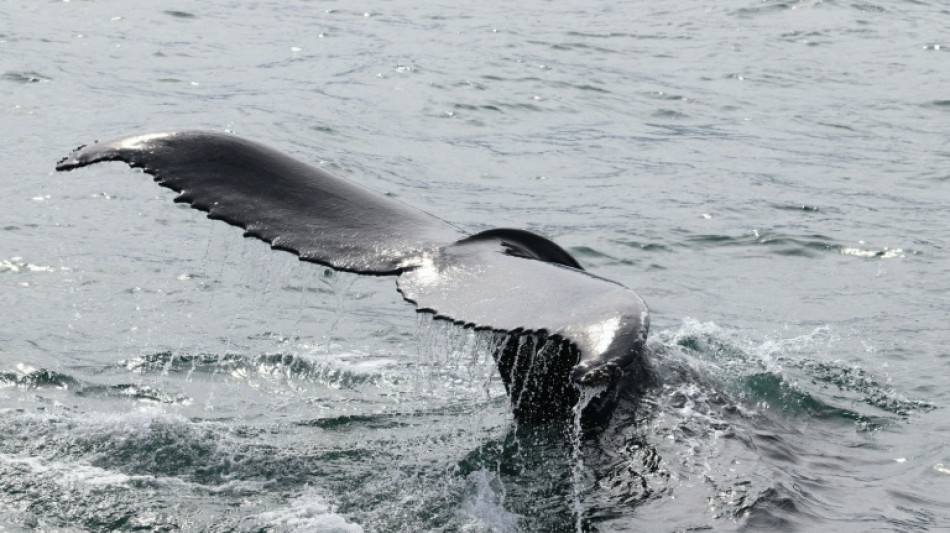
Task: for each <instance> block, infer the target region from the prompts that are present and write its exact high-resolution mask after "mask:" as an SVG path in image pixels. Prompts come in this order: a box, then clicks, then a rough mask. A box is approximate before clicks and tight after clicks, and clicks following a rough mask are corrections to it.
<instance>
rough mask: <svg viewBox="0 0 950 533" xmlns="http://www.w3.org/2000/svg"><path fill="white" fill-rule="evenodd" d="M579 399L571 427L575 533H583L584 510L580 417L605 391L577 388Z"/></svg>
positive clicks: (601, 389)
mask: <svg viewBox="0 0 950 533" xmlns="http://www.w3.org/2000/svg"><path fill="white" fill-rule="evenodd" d="M577 389H578V393H579V395H580V397H579V398H578V400H577V404H576V405H575V406H574V410H573V414H574V420H573V422H574V423H573V425H572V426H571V485H572V489H573V490H572V498H573V501H572V507H573V510H574V518H575V522H574V524H575V526H576V531H577V533H584V523H585V522H584V518H585V509H584V502H583V491H584V472H585V468H584V457H583V454H582V450H581V439H582V438H583V435H584V430H583V427H582V422H581V415H582V414H583V413H584V409H585V408H586V407H587V404H589V403H590V401H591V400H593V399H594V398H595V397H596V396H597V395H598V394H600V393H602V392H604V391H605V390H607V388H606V387H577Z"/></svg>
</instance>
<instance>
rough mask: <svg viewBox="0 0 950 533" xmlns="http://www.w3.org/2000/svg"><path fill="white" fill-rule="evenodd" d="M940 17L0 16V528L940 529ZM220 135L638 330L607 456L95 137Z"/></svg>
mask: <svg viewBox="0 0 950 533" xmlns="http://www.w3.org/2000/svg"><path fill="white" fill-rule="evenodd" d="M947 28H950V5H948V4H947V3H946V2H938V1H926V0H924V1H900V0H897V1H892V2H880V1H877V0H872V1H864V0H860V1H807V0H803V1H800V2H795V1H774V0H767V1H761V0H736V1H729V2H725V3H722V2H720V3H709V2H692V1H684V0H670V1H666V2H659V3H657V2H653V3H646V2H632V1H620V2H597V1H594V2H558V3H555V2H543V1H535V0H528V1H526V2H518V3H514V4H512V3H502V2H484V3H480V4H471V5H469V4H464V3H448V2H428V3H426V2H405V1H398V0H393V1H389V2H366V3H362V4H353V3H344V2H323V1H303V0H297V1H288V2H277V1H273V0H271V1H262V2H203V3H197V2H183V1H168V2H122V1H118V0H71V1H48V0H38V1H30V2H4V3H0V102H2V111H0V113H2V119H0V141H2V143H3V156H2V163H3V165H2V171H0V195H2V198H3V201H2V206H3V209H2V210H0V302H2V314H0V317H2V318H0V531H30V530H40V531H70V532H72V531H133V530H135V531H179V530H181V531H319V532H359V531H366V532H376V531H379V532H396V531H405V532H418V531H439V532H489V531H491V532H519V531H539V532H542V531H543V532H550V531H578V530H581V531H599V532H623V531H691V530H714V531H760V530H772V531H815V530H824V531H870V530H873V531H929V530H940V529H945V528H947V527H950V415H948V410H947V407H948V405H950V394H948V389H950V387H948V385H950V349H948V348H947V341H948V337H950V330H948V326H947V318H948V316H950V261H948V259H950V258H948V256H950V251H948V247H950V240H948V232H950V225H948V223H947V221H946V218H947V214H948V213H950V134H948V131H950V128H948V126H950V55H948V53H947V52H948V50H950V40H948V39H950V38H948V35H950V33H948V31H947ZM166 128H203V129H212V130H219V131H225V130H226V131H232V132H234V133H236V134H238V135H241V136H245V137H248V138H251V139H255V140H258V141H261V142H264V143H266V144H268V145H271V146H273V147H276V148H279V149H281V150H284V151H286V152H288V153H291V154H293V155H294V156H297V157H299V158H301V159H304V160H307V161H311V162H313V163H314V164H319V165H321V166H323V167H324V168H326V169H328V170H330V171H331V172H333V173H334V174H337V175H340V176H343V177H346V178H349V179H352V180H354V181H357V182H359V183H362V184H364V185H367V186H369V187H371V188H374V189H376V190H379V191H382V192H385V193H386V194H389V195H391V196H393V197H395V198H398V199H400V200H402V201H404V202H406V203H408V204H410V205H414V206H417V207H420V208H423V209H425V210H426V211H428V212H430V213H433V214H435V215H437V216H439V217H440V218H443V219H444V220H447V221H449V222H451V223H453V224H456V225H457V226H458V227H460V228H463V229H464V230H466V231H470V232H473V233H474V232H476V231H480V230H484V229H488V228H491V227H517V228H525V229H529V230H531V231H535V232H538V233H541V234H543V235H546V236H548V237H550V238H552V239H554V240H555V241H557V242H558V243H559V244H561V245H563V246H564V247H565V248H567V249H569V250H570V251H571V253H572V254H574V255H575V256H576V257H577V258H578V259H579V261H580V262H581V263H582V264H583V265H584V266H585V267H586V268H587V269H588V270H590V271H591V272H593V273H595V274H597V275H600V276H603V277H607V278H610V279H614V280H617V281H619V282H621V283H623V284H625V285H627V286H629V287H631V288H634V289H636V290H638V291H639V292H640V294H641V295H642V296H643V297H644V299H645V300H646V301H647V302H648V304H649V305H650V306H651V310H652V320H653V325H652V330H651V336H650V341H649V346H648V350H647V352H648V353H647V354H646V358H647V360H648V363H649V365H650V367H651V368H652V371H653V374H654V375H655V383H653V384H652V385H651V386H650V387H649V388H648V389H647V390H646V392H645V393H644V394H643V395H641V396H637V397H629V398H625V399H624V401H623V402H622V403H621V405H620V406H619V408H618V411H617V413H616V414H615V416H614V418H613V420H612V422H611V424H610V426H609V427H607V428H606V429H605V430H604V431H602V432H600V433H597V434H592V435H587V436H585V437H583V438H579V436H578V435H577V434H576V433H575V432H573V431H572V428H571V427H570V425H569V424H568V425H567V426H565V427H563V428H544V429H540V428H529V427H524V426H523V425H522V426H519V425H518V424H516V423H515V422H514V421H513V420H512V419H511V417H510V415H509V409H508V405H507V399H506V398H505V395H504V389H503V387H502V385H501V383H500V381H499V379H498V378H497V376H496V370H495V369H494V366H493V364H492V363H491V358H490V356H489V355H488V353H487V351H486V349H485V347H486V342H485V339H484V338H483V337H482V336H480V335H478V334H475V333H472V332H469V331H465V330H462V329H459V328H457V327H454V326H451V325H447V324H443V323H440V322H434V321H432V320H431V319H429V318H427V317H426V316H423V315H417V314H415V313H414V312H413V307H412V306H411V305H409V304H406V303H405V302H403V301H402V299H401V298H400V297H399V295H398V294H397V293H396V291H395V290H394V284H393V280H392V279H388V278H362V277H358V276H355V275H351V274H340V273H336V272H333V271H331V270H329V269H325V268H322V267H318V266H315V265H312V264H302V263H299V262H298V261H296V259H295V258H294V257H293V256H291V255H289V254H285V253H276V252H272V251H270V250H269V249H268V248H267V246H265V245H264V244H262V243H259V242H256V241H250V240H245V239H242V237H241V235H240V231H238V230H236V229H235V228H232V227H229V226H226V225H224V224H221V223H219V222H212V221H208V220H207V219H206V218H205V217H204V216H203V215H202V214H201V213H197V212H194V211H192V210H189V209H187V208H185V207H183V206H180V205H175V204H173V203H172V202H171V201H170V200H171V198H172V197H173V194H172V193H170V192H169V191H166V190H162V189H160V188H158V187H157V186H155V185H154V184H152V183H150V181H151V180H150V179H149V177H148V176H144V175H142V174H140V173H138V172H134V171H131V170H129V169H128V168H127V167H125V166H124V165H120V164H107V165H98V166H95V167H91V168H88V169H83V170H80V171H75V172H71V173H64V174H57V173H55V172H54V171H53V167H54V164H55V162H56V161H57V160H58V159H59V158H60V157H62V156H64V155H66V153H68V152H69V150H71V149H72V148H74V147H75V146H77V145H79V144H82V143H88V142H90V141H92V140H94V139H102V140H106V139H110V138H113V137H117V136H120V135H125V134H130V133H137V132H142V131H149V130H158V129H166Z"/></svg>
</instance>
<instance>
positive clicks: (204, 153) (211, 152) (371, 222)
mask: <svg viewBox="0 0 950 533" xmlns="http://www.w3.org/2000/svg"><path fill="white" fill-rule="evenodd" d="M100 161H124V162H126V163H128V164H129V165H131V166H132V167H135V168H141V169H142V170H144V171H145V172H146V173H148V174H151V175H153V176H154V177H155V181H156V182H157V183H158V184H159V185H162V186H163V187H168V188H169V189H172V190H174V191H175V192H177V193H179V195H178V197H177V198H175V201H176V202H184V203H188V204H190V205H191V206H192V207H194V208H195V209H200V210H201V211H205V212H207V213H208V218H212V219H215V220H223V221H225V222H227V223H229V224H232V225H235V226H239V227H241V228H243V229H244V230H245V233H244V234H245V236H247V237H256V238H258V239H261V240H263V241H265V242H267V243H270V245H271V246H272V247H274V248H275V249H278V250H287V251H289V252H293V253H295V254H297V255H298V256H300V258H301V259H302V260H304V261H311V262H314V263H320V264H324V265H327V266H330V267H333V268H335V269H337V270H345V271H347V272H356V273H358V274H396V273H398V272H401V271H402V270H403V268H404V267H403V266H401V264H402V263H403V262H404V261H405V260H406V259H408V258H414V257H417V256H418V255H419V254H421V253H422V252H423V251H425V250H428V249H434V248H436V247H438V246H444V245H446V244H451V243H453V242H455V241H456V240H458V239H460V238H462V237H464V236H465V234H464V233H462V232H461V231H459V230H457V229H456V228H454V227H452V226H451V225H449V224H447V223H445V222H443V221H441V220H439V219H438V218H436V217H434V216H431V215H428V214H426V213H424V212H422V211H419V210H417V209H413V208H411V207H409V206H407V205H406V204H403V203H401V202H398V201H395V200H392V199H390V198H387V197H386V196H384V195H382V194H379V193H377V192H375V191H373V190H370V189H367V188H365V187H362V186H360V185H357V184H356V183H353V182H350V181H347V180H344V179H340V178H337V177H335V176H332V175H331V174H329V173H327V172H325V171H323V170H321V169H319V168H316V167H313V166H310V165H307V164H304V163H302V162H300V161H298V160H296V159H293V158H292V157H289V156H287V155H285V154H282V153H281V152H278V151H276V150H274V149H272V148H268V147H266V146H264V145H262V144H258V143H255V142H251V141H248V140H245V139H242V138H240V137H236V136H234V135H229V134H226V133H217V132H209V131H170V132H159V133H147V134H144V135H134V136H131V137H124V138H121V139H117V140H114V141H111V142H106V143H98V144H94V145H91V146H87V147H83V148H80V149H78V150H76V151H75V152H73V153H72V154H70V155H69V156H67V157H66V158H64V159H63V160H61V161H60V162H59V163H58V164H57V165H56V170H70V169H74V168H78V167H83V166H86V165H90V164H93V163H97V162H100Z"/></svg>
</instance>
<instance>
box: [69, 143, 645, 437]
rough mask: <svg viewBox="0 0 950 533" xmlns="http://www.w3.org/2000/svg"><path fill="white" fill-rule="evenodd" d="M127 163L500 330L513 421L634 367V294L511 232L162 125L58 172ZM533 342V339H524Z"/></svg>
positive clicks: (561, 406)
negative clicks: (451, 219) (482, 227)
mask: <svg viewBox="0 0 950 533" xmlns="http://www.w3.org/2000/svg"><path fill="white" fill-rule="evenodd" d="M101 161H124V162H125V163H128V164H129V165H131V166H132V167H135V168H141V169H143V170H144V171H145V172H146V173H148V174H151V175H153V176H154V177H155V181H156V182H157V183H158V184H159V185H162V186H164V187H168V188H169V189H172V190H174V191H176V192H178V193H179V194H178V196H177V197H176V198H175V201H176V202H184V203H187V204H190V205H191V206H192V207H194V208H195V209H199V210H201V211H205V212H207V213H208V218H211V219H216V220H223V221H225V222H227V223H229V224H232V225H235V226H239V227H241V228H243V229H244V235H245V236H247V237H255V238H258V239H261V240H263V241H265V242H267V243H269V244H270V245H271V247H272V248H274V249H276V250H286V251H289V252H292V253H295V254H297V255H298V256H299V257H300V259H301V260H302V261H310V262H314V263H319V264H322V265H327V266H330V267H332V268H334V269H338V270H343V271H347V272H355V273H357V274H372V275H394V276H398V277H397V279H396V284H397V288H398V290H399V292H400V293H401V294H402V296H403V297H404V298H405V299H406V300H408V301H409V302H412V303H414V304H415V305H416V306H417V308H418V311H420V312H428V313H432V314H434V315H435V317H436V318H442V319H446V320H451V321H453V322H455V323H458V324H461V325H464V326H466V327H473V328H477V329H490V330H494V331H498V332H502V333H507V334H508V335H507V336H506V337H505V338H504V341H503V342H501V343H500V344H499V346H498V349H497V350H496V352H495V353H494V357H495V362H496V364H497V365H498V368H499V371H500V373H501V376H502V380H503V381H504V383H505V387H506V389H507V390H508V394H509V397H510V398H511V404H512V406H513V408H514V412H515V416H516V417H518V418H519V419H542V420H544V419H552V418H560V417H564V416H567V415H568V414H569V413H570V409H571V407H572V406H573V405H574V404H576V403H577V401H578V398H579V389H580V388H584V387H604V388H605V390H606V392H604V393H602V394H601V397H603V398H606V397H608V396H611V395H614V394H616V392H617V389H619V388H621V387H622V386H624V385H623V384H625V383H629V382H630V380H629V379H623V378H625V377H632V378H636V376H631V374H636V373H639V372H642V369H643V366H642V364H641V363H642V350H643V346H644V343H645V342H646V337H647V331H648V329H649V313H648V311H647V307H646V305H645V304H644V302H643V300H642V299H641V298H640V297H639V296H638V295H637V293H635V292H634V291H632V290H630V289H628V288H626V287H624V286H622V285H620V284H618V283H615V282H613V281H610V280H607V279H604V278H600V277H597V276H594V275H592V274H589V273H587V272H585V271H584V270H583V269H582V267H581V266H580V265H579V264H578V263H577V261H576V260H575V259H574V258H573V257H571V255H570V254H569V253H567V252H566V251H565V250H564V249H563V248H561V247H560V246H558V245H557V244H555V243H553V242H551V241H550V240H548V239H545V238H544V237H541V236H539V235H535V234H533V233H530V232H527V231H523V230H515V229H492V230H488V231H483V232H481V233H478V234H476V235H471V236H469V235H466V234H465V233H464V232H462V231H460V230H459V229H457V228H455V227H454V226H452V225H450V224H448V223H446V222H443V221H442V220H439V219H438V218H436V217H433V216H431V215H429V214H427V213H424V212H422V211H419V210H417V209H414V208H412V207H409V206H407V205H405V204H403V203H401V202H398V201H396V200H393V199H391V198H387V197H386V196H384V195H382V194H379V193H377V192H374V191H372V190H370V189H367V188H365V187H362V186H360V185H357V184H355V183H352V182H350V181H348V180H344V179H341V178H337V177H334V176H332V175H330V174H328V173H326V172H324V171H323V170H321V169H319V168H316V167H313V166H311V165H308V164H305V163H302V162H300V161H297V160H296V159H293V158H291V157H289V156H287V155H285V154H283V153H280V152H278V151H276V150H273V149H271V148H268V147H266V146H263V145H261V144H258V143H255V142H252V141H248V140H245V139H241V138H239V137H236V136H233V135H229V134H225V133H216V132H207V131H170V132H160V133H147V134H142V135H133V136H130V137H124V138H121V139H117V140H114V141H111V142H106V143H98V144H93V145H91V146H83V147H80V148H78V149H77V150H76V151H74V152H73V153H71V154H70V155H69V156H67V157H65V158H64V159H62V160H61V161H60V162H59V163H58V164H57V165H56V169H57V170H61V171H62V170H71V169H74V168H79V167H83V166H86V165H90V164H93V163H98V162H101ZM529 337H530V338H531V339H532V340H531V342H525V341H524V339H526V338H529Z"/></svg>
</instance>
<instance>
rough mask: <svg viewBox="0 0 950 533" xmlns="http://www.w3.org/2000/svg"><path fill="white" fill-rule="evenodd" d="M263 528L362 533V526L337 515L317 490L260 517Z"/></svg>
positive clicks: (314, 532)
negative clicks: (266, 526)
mask: <svg viewBox="0 0 950 533" xmlns="http://www.w3.org/2000/svg"><path fill="white" fill-rule="evenodd" d="M257 518H258V520H260V521H261V522H262V525H268V526H271V527H274V528H276V529H277V530H278V531H307V532H313V533H363V527H362V526H360V525H359V524H354V523H353V522H348V521H347V520H346V519H345V518H343V517H342V516H340V515H338V514H336V509H335V508H334V506H332V505H330V504H329V503H327V501H326V498H324V497H323V495H321V494H319V493H318V492H316V491H315V490H312V489H311V490H308V491H305V492H304V493H303V494H301V495H300V496H298V497H296V498H294V499H293V500H291V501H290V502H288V505H287V506H286V507H282V508H278V509H274V510H273V511H266V512H263V513H261V514H259V515H257Z"/></svg>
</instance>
